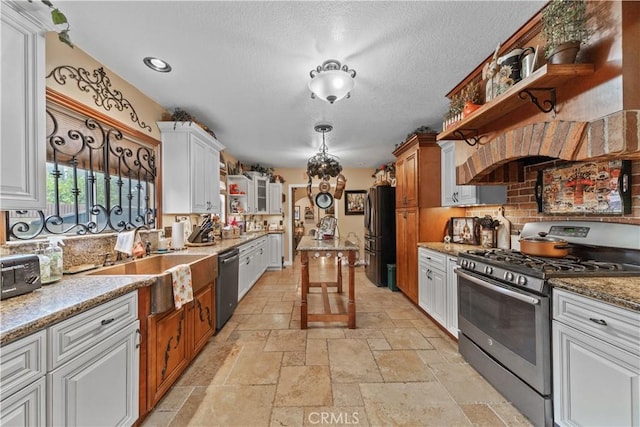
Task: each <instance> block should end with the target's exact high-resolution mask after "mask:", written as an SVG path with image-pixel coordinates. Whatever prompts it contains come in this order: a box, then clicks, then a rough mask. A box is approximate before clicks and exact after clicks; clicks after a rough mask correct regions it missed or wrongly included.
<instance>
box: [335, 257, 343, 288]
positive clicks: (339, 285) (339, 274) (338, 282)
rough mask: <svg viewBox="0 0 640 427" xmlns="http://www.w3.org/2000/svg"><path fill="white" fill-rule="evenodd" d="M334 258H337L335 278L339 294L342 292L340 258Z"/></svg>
mask: <svg viewBox="0 0 640 427" xmlns="http://www.w3.org/2000/svg"><path fill="white" fill-rule="evenodd" d="M336 259H337V260H338V278H337V280H336V283H337V285H338V293H339V294H341V293H342V258H340V257H336Z"/></svg>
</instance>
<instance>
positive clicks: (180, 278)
mask: <svg viewBox="0 0 640 427" xmlns="http://www.w3.org/2000/svg"><path fill="white" fill-rule="evenodd" d="M167 272H169V273H171V281H172V283H173V303H174V305H175V306H176V310H178V309H180V307H182V305H183V304H186V303H188V302H190V301H193V286H192V284H191V268H190V267H189V266H188V265H187V264H180V265H176V266H175V267H172V268H170V269H168V270H167Z"/></svg>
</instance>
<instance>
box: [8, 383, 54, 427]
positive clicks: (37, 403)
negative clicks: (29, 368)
mask: <svg viewBox="0 0 640 427" xmlns="http://www.w3.org/2000/svg"><path fill="white" fill-rule="evenodd" d="M0 406H1V407H2V411H0V425H1V426H6V427H8V426H12V427H13V426H16V427H17V426H44V425H45V420H46V381H45V377H42V378H40V379H39V380H38V381H36V382H34V383H32V384H29V385H28V386H26V387H25V388H23V389H22V390H20V391H19V392H17V393H14V394H12V395H11V396H9V397H7V398H3V400H2V402H1V403H0Z"/></svg>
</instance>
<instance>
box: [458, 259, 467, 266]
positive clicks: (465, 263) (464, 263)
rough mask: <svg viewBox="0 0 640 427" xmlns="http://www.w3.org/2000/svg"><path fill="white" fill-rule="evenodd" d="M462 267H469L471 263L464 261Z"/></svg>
mask: <svg viewBox="0 0 640 427" xmlns="http://www.w3.org/2000/svg"><path fill="white" fill-rule="evenodd" d="M460 265H462V266H463V267H467V266H468V265H469V261H467V260H466V259H463V260H462V262H461V263H460Z"/></svg>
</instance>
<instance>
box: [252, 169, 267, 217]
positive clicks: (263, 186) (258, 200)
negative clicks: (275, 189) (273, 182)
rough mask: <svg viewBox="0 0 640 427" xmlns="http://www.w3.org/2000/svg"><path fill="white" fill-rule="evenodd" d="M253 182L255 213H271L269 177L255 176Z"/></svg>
mask: <svg viewBox="0 0 640 427" xmlns="http://www.w3.org/2000/svg"><path fill="white" fill-rule="evenodd" d="M253 184H254V189H255V213H257V214H267V213H269V194H268V193H269V190H268V186H269V178H268V177H266V176H254V177H253Z"/></svg>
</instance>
